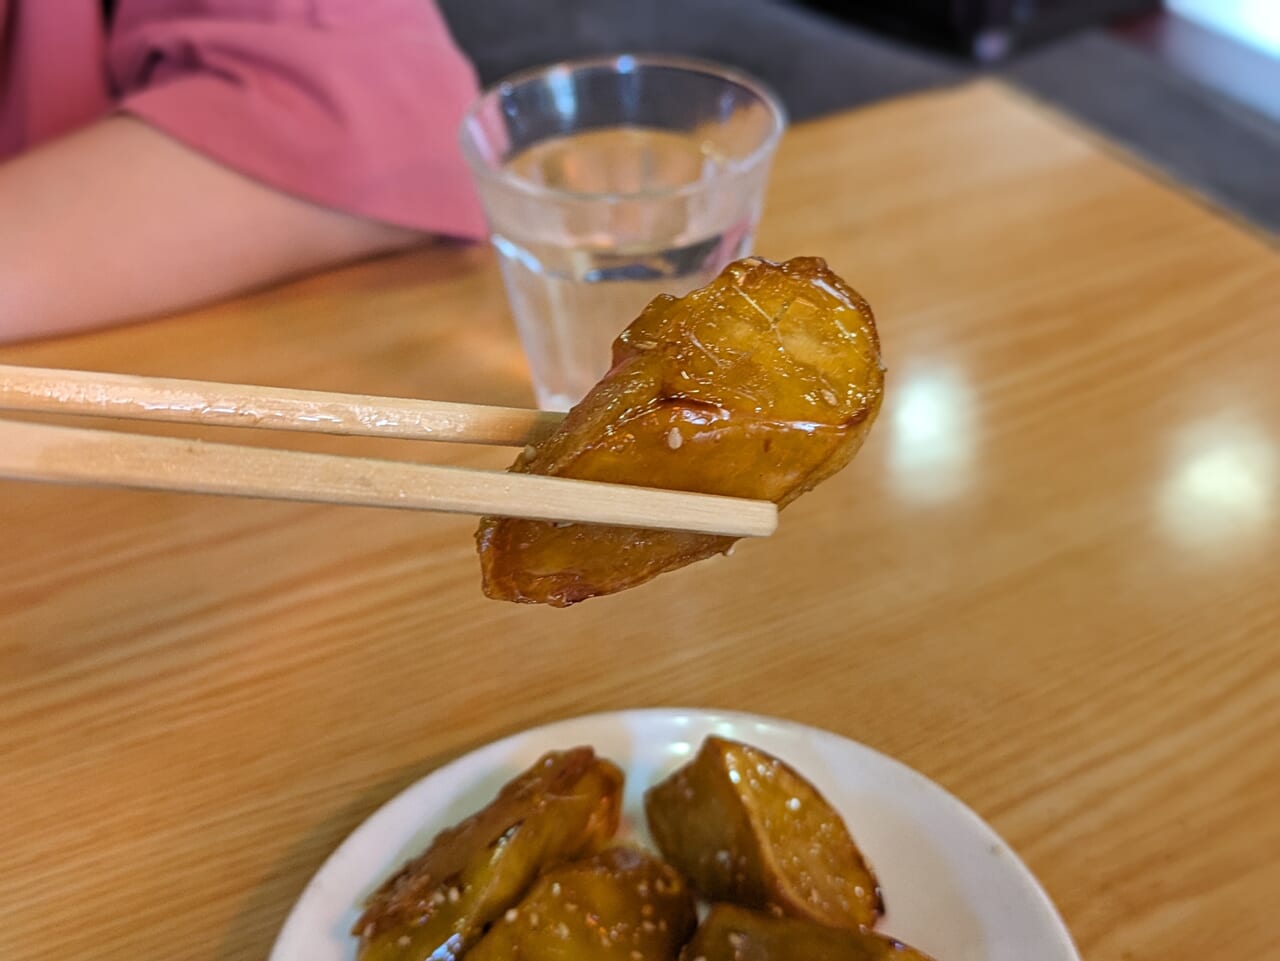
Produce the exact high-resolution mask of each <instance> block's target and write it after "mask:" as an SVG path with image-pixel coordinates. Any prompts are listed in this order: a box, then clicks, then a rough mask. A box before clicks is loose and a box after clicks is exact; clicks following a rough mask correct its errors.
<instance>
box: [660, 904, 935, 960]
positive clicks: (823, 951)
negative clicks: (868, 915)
mask: <svg viewBox="0 0 1280 961" xmlns="http://www.w3.org/2000/svg"><path fill="white" fill-rule="evenodd" d="M684 959H685V961H930V958H929V957H928V956H927V955H925V954H922V953H921V952H919V951H917V950H916V949H915V948H910V947H907V946H906V945H905V944H903V943H902V942H900V941H895V940H894V939H893V938H890V937H886V936H885V935H883V934H876V933H874V932H872V931H849V930H845V929H841V928H830V927H827V926H826V925H823V924H817V923H816V922H813V921H804V920H801V919H799V918H779V917H774V916H773V915H769V914H762V913H759V912H756V911H748V910H746V909H745V908H739V907H735V906H732V905H728V904H717V905H715V906H714V907H713V908H712V909H711V911H710V913H709V914H708V915H707V917H706V919H705V920H703V922H702V924H701V925H699V927H698V932H697V934H695V935H694V936H693V940H692V941H690V942H689V946H688V947H687V948H686V949H685V953H684Z"/></svg>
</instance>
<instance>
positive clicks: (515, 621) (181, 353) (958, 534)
mask: <svg viewBox="0 0 1280 961" xmlns="http://www.w3.org/2000/svg"><path fill="white" fill-rule="evenodd" d="M759 251H760V252H761V253H762V254H764V255H766V256H773V257H777V258H785V257H789V256H792V255H798V254H815V253H816V254H820V255H823V256H825V257H826V258H827V259H828V260H829V261H830V262H831V264H832V266H833V267H834V268H835V269H836V270H837V271H838V272H839V273H841V274H842V275H844V276H845V277H846V278H847V279H848V280H849V281H850V282H851V283H852V284H853V285H854V286H855V287H857V288H858V289H859V290H861V292H862V293H863V294H865V295H866V296H867V298H868V299H869V300H870V301H871V303H872V304H873V305H874V307H875V308H876V312H877V315H878V317H879V321H880V328H881V332H882V337H883V341H884V352H885V356H886V359H887V362H888V364H889V367H890V371H889V382H888V390H887V393H886V404H885V409H884V411H883V413H882V415H881V417H880V421H879V423H878V425H877V426H876V428H875V430H873V431H872V434H871V438H870V440H869V442H868V444H867V446H866V447H865V448H864V450H863V452H862V453H861V454H860V455H859V457H858V458H857V460H856V461H855V462H854V464H853V465H852V466H851V467H850V468H849V469H848V470H846V471H845V472H844V473H843V474H841V475H840V476H839V477H837V478H835V479H834V480H832V481H830V482H828V483H827V484H826V485H825V486H823V487H822V488H820V489H819V490H818V491H816V492H814V493H813V494H811V495H809V496H808V497H806V498H804V499H802V500H801V501H799V502H798V503H797V504H795V505H794V506H793V507H791V508H789V509H788V510H787V511H786V512H785V514H784V516H783V518H782V525H781V529H780V531H779V533H778V534H776V535H775V536H774V537H772V538H769V539H767V540H763V541H758V542H752V543H744V544H742V545H741V546H740V549H739V550H738V551H737V552H736V553H735V554H734V555H733V556H732V557H730V558H723V559H716V560H714V561H710V562H706V563H704V564H701V565H699V566H697V567H693V568H689V569H687V570H685V571H682V572H678V573H674V574H669V575H666V576H664V577H662V578H660V579H658V580H657V581H654V582H653V583H651V584H649V585H647V586H644V587H642V588H639V589H637V590H634V591H631V592H629V593H626V594H623V595H619V596H617V597H613V598H603V599H598V600H594V601H589V602H587V603H585V604H582V605H579V606H577V607H575V608H572V609H570V610H567V611H558V610H549V609H538V608H524V607H517V606H513V605H504V604H500V603H497V602H493V601H488V600H485V599H484V598H483V597H482V596H481V594H480V590H479V585H478V571H477V564H476V560H475V557H474V553H473V546H472V539H471V538H472V532H473V528H474V523H473V522H472V521H469V520H467V519H464V518H454V517H443V516H427V515H422V516H419V515H409V514H405V513H402V512H397V511H377V510H370V509H360V508H337V507H318V506H308V505H300V504H287V503H274V502H256V501H230V500H223V499H214V498H207V497H200V496H179V495H164V494H154V493H129V492H105V491H101V490H87V489H85V490H82V489H74V488H55V487H44V486H38V485H24V484H8V485H5V486H4V487H3V489H2V491H0V530H2V531H3V532H4V545H5V548H6V549H5V550H4V551H3V553H2V554H0V798H2V799H3V800H2V801H0V805H2V808H3V818H2V819H0V823H2V824H3V843H2V845H0V849H2V850H3V856H2V857H0V958H4V959H6V961H28V959H37V958H41V959H43V958H93V959H95V961H117V959H119V961H125V959H128V961H136V959H140V958H148V959H150V958H165V959H174V961H176V959H191V961H250V959H260V958H262V957H264V955H265V953H266V951H267V950H268V948H269V946H270V944H271V942H272V939H273V937H274V934H275V931H276V928H277V927H278V925H279V924H280V922H281V921H282V919H283V918H284V916H285V914H286V912H287V911H288V909H289V907H290V905H291V903H292V901H293V900H294V898H295V897H296V896H297V895H298V894H299V892H300V891H301V890H302V888H303V886H304V885H305V883H306V881H307V879H308V877H309V876H310V875H311V873H312V872H313V871H314V870H315V869H316V868H317V867H318V866H319V865H320V863H321V862H322V861H323V860H324V858H325V857H326V855H327V854H328V853H329V852H330V850H331V849H332V848H333V847H334V846H335V845H336V844H337V843H338V842H339V841H340V840H341V839H342V838H343V836H344V835H346V834H347V832H349V831H350V830H351V829H352V828H353V827H354V826H355V825H356V824H358V823H359V821H360V820H361V819H362V818H363V817H365V816H366V815H367V814H369V813H370V812H371V811H372V810H373V809H374V808H375V807H377V806H378V805H379V804H381V803H382V802H383V801H385V800H386V799H387V798H389V797H390V796H391V795H393V794H394V793H395V792H396V791H398V790H400V789H401V788H403V787H404V786H406V785H407V784H409V783H411V782H412V781H413V780H415V779H416V778H418V777H420V776H421V775H423V774H424V773H426V772H428V771H430V770H431V769H433V768H434V767H436V766H437V765H439V764H440V763H441V762H443V761H445V760H447V759H448V758H451V757H453V756H456V755H457V754H459V753H460V752H462V751H465V750H467V749H468V748H471V747H474V746H476V745H478V744H480V743H482V742H484V741H487V740H489V739H491V738H494V737H496V736H499V735H502V734H506V733H510V732H513V731H515V730H518V729H521V728H524V727H527V726H529V725H534V724H538V723H540V722H543V721H547V720H551V719H554V718H559V717H564V716H567V715H571V714H576V713H580V712H585V711H594V710H603V709H611V708H622V707H631V706H646V705H663V704H681V705H706V706H715V707H724V708H735V709H742V710H749V711H757V712H761V713H765V714H773V715H779V716H782V717H787V718H794V719H797V720H800V721H804V722H807V723H810V724H814V725H819V726H821V727H825V728H829V729H831V730H834V731H837V732H839V733H841V734H845V735H848V736H850V737H853V738H856V739H858V740H860V741H863V742H865V743H867V744H869V745H872V746H873V747H876V748H878V749H880V750H882V751H885V752H887V753H889V754H891V755H893V756H895V757H898V758H900V759H901V760H903V761H905V762H906V763H908V764H910V765H912V766H914V767H916V768H917V769H919V770H920V771H922V772H923V773H924V774H926V775H928V776H929V777H931V778H934V779H935V780H937V781H939V782H940V783H941V784H943V785H944V786H946V787H947V788H949V789H950V790H952V791H953V792H954V793H956V794H957V795H958V796H959V797H961V798H962V799H964V800H965V801H966V802H968V803H969V804H970V805H972V806H973V807H974V808H975V809H976V810H977V811H978V812H980V813H981V814H982V815H983V816H984V817H986V818H987V819H989V820H990V821H991V823H992V824H993V825H994V826H995V827H996V829H997V830H999V831H1000V832H1001V833H1002V834H1003V835H1004V836H1005V837H1006V838H1007V839H1008V840H1009V842H1010V843H1011V844H1012V845H1013V846H1014V847H1015V848H1016V849H1017V850H1018V851H1019V852H1020V853H1021V854H1022V855H1023V857H1024V858H1025V859H1026V861H1027V862H1028V864H1029V865H1030V867H1031V868H1032V870H1033V871H1035V873H1036V874H1037V875H1038V876H1039V877H1040V878H1041V880H1042V881H1043V883H1044V884H1045V886H1046V888H1047V889H1048V891H1049V892H1050V894H1051V896H1052V897H1053V898H1054V899H1055V901H1056V902H1057V904H1058V905H1059V907H1060V909H1061V910H1062V912H1063V914H1064V916H1065V917H1066V919H1067V922H1068V924H1069V925H1070V927H1071V928H1072V931H1073V933H1074V935H1075V937H1076V939H1077V940H1078V943H1079V944H1080V946H1081V949H1082V951H1083V953H1084V955H1085V957H1086V958H1087V959H1089V961H1113V959H1114V961H1146V959H1150V961H1203V959H1209V958H1224V959H1225V958H1251V959H1252V958H1257V959H1261V958H1264V957H1273V956H1275V954H1276V953H1277V952H1278V951H1280V925H1278V924H1277V923H1276V908H1275V900H1276V896H1277V894H1280V857H1277V854H1278V853H1280V386H1278V382H1277V359H1280V256H1278V255H1277V251H1276V249H1275V248H1274V247H1272V246H1270V245H1269V243H1268V242H1267V241H1266V240H1265V239H1264V238H1261V237H1259V236H1257V235H1252V234H1249V233H1247V232H1245V231H1243V230H1241V229H1240V228H1239V227H1238V226H1236V225H1234V224H1233V223H1231V222H1230V221H1229V220H1227V219H1224V218H1223V217H1221V216H1220V215H1218V214H1217V213H1216V212H1214V211H1212V210H1210V209H1207V208H1206V207H1204V206H1203V205H1201V204H1200V203H1199V202H1197V201H1196V200H1195V199H1193V198H1190V197H1188V196H1186V195H1184V194H1183V193H1181V192H1179V191H1178V190H1177V189H1175V188H1173V187H1171V186H1169V185H1167V184H1164V183H1161V182H1158V181H1156V180H1154V179H1152V178H1151V177H1149V176H1148V175H1147V174H1146V173H1145V172H1144V171H1142V170H1140V169H1138V168H1136V167H1135V166H1132V165H1130V164H1129V163H1128V162H1127V161H1125V160H1124V159H1123V158H1121V157H1118V156H1117V155H1114V154H1113V153H1112V152H1111V151H1110V149H1109V148H1107V147H1106V146H1105V145H1102V144H1099V143H1097V142H1096V141H1094V140H1093V139H1092V138H1090V137H1087V136H1084V135H1082V134H1081V133H1080V132H1079V131H1077V130H1076V129H1074V128H1073V127H1071V126H1069V125H1068V124H1067V123H1066V122H1065V121H1063V120H1061V119H1060V118H1059V117H1057V116H1056V115H1054V114H1051V113H1049V112H1047V111H1046V110H1044V109H1043V108H1041V107H1039V106H1038V105H1035V104H1032V103H1030V102H1028V101H1025V100H1022V99H1020V98H1019V96H1018V95H1016V94H1013V93H1011V92H1010V91H1008V90H1007V89H1005V88H1003V87H1001V86H998V85H994V84H978V85H974V86H970V87H966V88H962V89H959V90H954V91H949V92H943V93H934V94H929V95H926V96H920V97H915V98H910V99H904V100H899V101H896V102H892V103H889V104H885V105H882V106H877V107H875V108H872V109H867V110H863V111H859V112H855V113H851V114H847V115H842V116H837V117H833V118H830V119H827V120H824V121H821V122H817V123H813V124H809V125H806V126H803V127H801V128H799V129H796V130H795V131H793V132H792V133H790V134H788V136H787V138H786V140H785V143H784V145H783V148H782V152H781V155H780V157H779V160H778V163H777V167H776V171H775V174H774V178H773V184H772V189H771V195H770V198H769V205H768V212H767V214H766V218H765V223H764V227H763V230H762V232H761V235H760V242H759ZM73 276H74V274H72V275H69V282H71V279H70V278H73ZM0 361H2V362H10V363H21V364H39V365H45V366H67V367H83V368H92V369H102V370H113V371H120V372H131V373H140V374H151V375H162V376H169V377H190V378H200V379H208V380H220V381H229V382H246V383H258V384H274V385H279V386H283V387H299V388H308V389H316V390H339V391H357V392H362V393H369V394H390V395H398V396H421V397H428V398H434V399H440V400H453V401H464V402H476V403H492V404H507V405H521V404H529V403H531V392H530V390H529V387H528V383H527V375H526V370H525V367H524V362H523V360H522V357H521V353H520V349H519V346H518V345H517V342H516V340H515V338H514V335H513V333H512V330H511V327H510V322H509V319H508V315H507V312H506V307H505V303H504V298H503V293H502V290H501V286H500V283H499V279H498V274H497V270H496V267H495V264H494V261H493V258H492V256H491V254H490V253H488V252H487V251H486V250H483V249H479V248H473V247H464V246H449V245H440V246H436V247H433V248H431V249H427V250H424V251H421V252H418V253H414V254H411V255H408V256H403V257H399V258H395V259H389V260H382V261H378V262H374V263H369V264H365V265H361V266H357V267H353V268H350V269H347V270H343V271H339V272H335V273H332V274H328V275H325V276H320V277H315V278H312V279H309V280H305V281H302V282H299V283H296V284H292V285H288V286H285V287H282V288H279V289H275V290H270V291H266V292H263V293H260V294H257V295H255V296H251V297H247V298H244V299H242V300H239V301H237V302H235V303H231V304H225V305H222V306H217V307H212V308H209V309H207V310H202V311H198V312H195V313H192V314H189V315H186V316H182V317H175V318H172V319H165V320H160V321H156V322H152V323H148V324H143V325H137V326H134V327H131V328H125V329H120V330H115V331H111V332H107V333H101V334H96V335H92V336H82V337H77V338H71V339H64V340H56V341H50V342H46V343H41V344H33V345H27V346H21V347H11V348H8V349H4V350H0ZM100 423H101V422H100ZM132 427H133V429H139V428H138V426H137V425H132ZM141 429H143V430H151V431H157V432H159V431H163V432H167V433H173V434H176V435H179V436H201V437H209V438H214V439H230V440H234V441H235V442H239V443H246V442H249V443H261V444H268V443H269V444H273V445H288V446H291V447H294V448H296V449H301V450H318V451H333V452H338V453H344V454H368V455H375V456H389V457H398V458H403V459H414V460H423V461H435V462H440V463H454V464H466V465H475V466H490V467H492V466H500V465H502V464H504V463H505V462H506V461H507V460H508V459H509V458H510V456H511V453H510V451H503V450H498V449H494V448H484V447H470V448H462V447H460V446H458V445H432V444H423V443H419V444H414V443H411V442H406V441H397V440H386V439H371V438H363V439H362V438H335V437H322V436H312V435H296V436H295V435H285V434H281V433H274V432H273V433H264V434H258V433H256V432H243V431H241V432H235V433H232V432H230V431H228V430H217V429H203V430H202V429H199V428H192V427H185V426H169V427H164V426H161V425H143V426H142V427H141Z"/></svg>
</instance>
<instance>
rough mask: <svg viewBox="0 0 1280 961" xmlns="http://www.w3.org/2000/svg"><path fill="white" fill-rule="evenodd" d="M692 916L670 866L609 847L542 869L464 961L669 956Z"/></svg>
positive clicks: (685, 890)
mask: <svg viewBox="0 0 1280 961" xmlns="http://www.w3.org/2000/svg"><path fill="white" fill-rule="evenodd" d="M697 918H698V916H697V912H696V908H695V907H694V901H693V894H692V893H691V892H690V890H689V886H688V885H687V884H686V883H685V881H684V879H683V878H681V877H680V875H679V874H678V873H677V872H676V870H675V869H674V868H672V867H671V866H670V865H668V864H664V863H663V862H662V861H659V860H658V859H657V858H655V857H653V856H652V855H650V854H645V853H644V852H642V851H637V850H635V849H634V848H611V849H609V850H607V851H604V852H602V853H600V854H597V855H595V856H594V857H592V858H588V859H586V860H584V861H577V862H575V863H573V864H567V865H564V866H563V867H559V868H554V869H552V870H551V871H548V872H547V873H546V874H544V875H543V876H542V877H541V878H540V879H539V880H538V882H537V884H535V885H534V886H533V889H532V890H530V892H529V893H528V895H526V897H525V898H524V900H523V901H521V902H520V904H519V906H518V907H515V908H512V909H510V910H509V911H507V912H506V914H505V915H504V916H503V917H502V918H500V919H499V920H498V921H496V922H495V923H494V925H493V927H492V928H490V930H489V933H488V934H486V935H485V936H484V938H483V939H482V940H481V941H480V943H479V944H477V945H476V946H475V947H474V948H472V949H471V951H470V952H468V953H467V961H675V958H676V956H677V955H678V954H679V953H680V948H681V946H682V945H683V944H684V943H685V942H686V941H688V940H689V935H691V934H692V933H693V929H694V925H695V924H697Z"/></svg>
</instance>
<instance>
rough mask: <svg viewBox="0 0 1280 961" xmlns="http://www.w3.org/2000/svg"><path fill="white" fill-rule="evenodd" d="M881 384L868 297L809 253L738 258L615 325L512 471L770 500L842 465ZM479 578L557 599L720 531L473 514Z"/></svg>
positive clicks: (648, 572)
mask: <svg viewBox="0 0 1280 961" xmlns="http://www.w3.org/2000/svg"><path fill="white" fill-rule="evenodd" d="M883 390H884V369H883V364H882V362H881V359H880V344H879V340H878V339H877V337H876V329H875V322H874V320H873V318H872V315H871V308H870V307H868V306H867V303H866V301H865V300H863V299H862V297H861V296H859V295H858V294H857V293H856V292H855V291H854V290H853V289H851V288H850V287H849V286H848V285H847V284H846V283H845V282H844V281H843V280H841V279H840V278H839V277H837V276H836V275H835V274H834V273H833V272H832V271H831V270H830V269H829V268H828V267H827V265H826V263H825V262H823V261H822V260H821V259H820V258H817V257H796V258H794V259H792V260H789V261H787V262H786V263H783V264H774V263H770V262H768V261H764V260H760V259H747V260H740V261H737V262H736V263H733V264H730V265H729V266H728V267H726V268H725V270H724V272H723V273H721V274H720V276H719V277H717V278H716V279H715V280H713V281H712V282H711V283H710V284H708V285H707V286H705V287H702V288H700V289H698V290H695V291H693V292H692V293H690V294H688V295H686V296H684V297H681V298H679V299H677V298H675V297H670V296H661V297H657V298H655V299H654V301H653V302H652V303H650V304H649V306H648V307H647V308H645V310H644V312H643V313H641V315H640V317H639V318H638V319H636V321H635V322H633V323H632V324H631V325H630V326H629V327H628V328H627V329H626V330H625V331H623V333H622V334H621V335H620V336H619V338H618V340H617V341H616V342H615V344H614V348H613V369H612V370H611V371H610V372H609V373H608V374H607V375H606V376H605V378H604V380H602V381H601V382H600V383H599V384H598V385H597V386H596V388H595V389H594V390H592V391H591V392H590V393H589V394H588V395H587V396H586V397H585V398H584V399H583V401H582V402H581V403H580V404H578V405H577V407H575V408H574V409H573V410H572V411H571V412H570V414H569V416H568V417H566V418H565V421H564V423H563V424H562V425H561V427H560V429H559V430H558V431H556V433H554V434H552V435H551V436H550V437H548V438H547V439H546V440H545V441H543V442H542V443H541V444H539V445H537V446H536V447H534V446H531V447H529V448H527V449H526V450H525V451H524V452H522V453H521V455H520V456H519V457H518V458H517V459H516V462H515V464H514V465H513V466H512V468H511V469H512V470H513V471H517V472H520V473H533V474H550V475H554V476H559V477H573V478H577V479H579V480H599V481H608V482H612V483H619V484H635V485H637V486H643V487H662V488H669V489H676V490H687V491H696V492H698V493H704V494H726V495H730V496H737V497H752V498H757V499H760V500H771V501H774V502H775V503H777V504H778V505H779V506H783V507H785V506H786V505H787V504H789V503H791V502H792V501H793V500H795V498H796V497H798V496H800V494H802V493H804V492H805V491H807V490H811V489H813V488H814V487H815V486H816V485H817V484H819V483H821V482H822V481H823V480H825V479H826V478H828V477H830V476H831V475H832V474H834V473H835V472H836V471H838V470H840V469H841V468H842V467H844V466H845V464H847V463H848V462H849V460H850V458H852V457H853V455H854V454H855V453H856V452H857V450H858V448H859V447H860V446H861V444H862V441H863V438H865V437H866V434H867V431H868V429H869V428H870V427H871V423H872V421H873V420H874V419H875V415H876V412H877V411H878V410H879V409H880V401H881V396H882V394H883ZM476 539H477V542H478V545H479V551H480V563H481V568H482V571H483V576H484V590H485V593H486V594H488V595H489V596H490V597H493V598H497V599H501V600H512V601H523V602H528V603H545V604H552V605H554V606H556V607H565V606H568V605H569V604H573V603H576V602H577V601H581V600H586V599H587V598H589V597H594V596H597V595H600V594H611V593H614V592H615V591H620V590H624V589H626V588H628V587H633V586H635V585H637V584H641V583H643V582H644V581H647V580H649V579H650V578H652V577H654V576H655V575H657V574H661V573H663V572H664V571H670V570H673V569H675V568H678V567H683V566H684V565H686V564H689V563H692V562H693V561H697V560H701V559H703V558H706V557H710V556H711V555H712V554H716V553H721V552H723V551H726V550H728V549H729V548H730V547H731V546H732V545H733V542H734V539H733V538H728V537H714V536H709V535H705V534H688V533H678V532H672V531H650V530H643V531H640V530H635V529H630V528H614V527H603V526H598V525H586V524H574V525H567V526H566V525H557V524H551V523H547V522H544V521H527V520H516V519H513V518H485V519H484V520H483V521H481V523H480V529H479V531H478V533H477V535H476Z"/></svg>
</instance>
